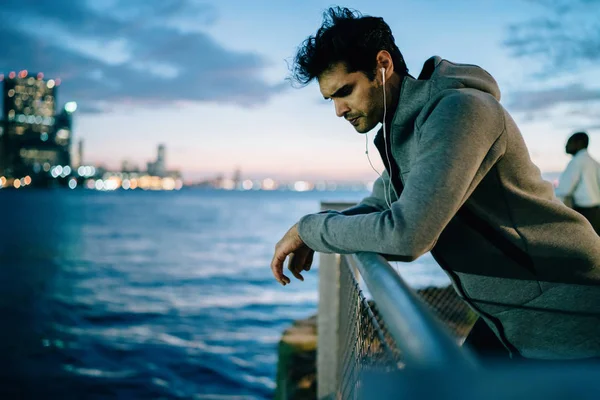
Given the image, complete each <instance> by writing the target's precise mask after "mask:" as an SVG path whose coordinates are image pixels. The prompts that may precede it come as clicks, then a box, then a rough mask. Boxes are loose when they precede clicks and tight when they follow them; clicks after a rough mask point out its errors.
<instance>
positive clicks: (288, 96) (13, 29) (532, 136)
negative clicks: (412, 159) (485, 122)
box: [0, 0, 600, 181]
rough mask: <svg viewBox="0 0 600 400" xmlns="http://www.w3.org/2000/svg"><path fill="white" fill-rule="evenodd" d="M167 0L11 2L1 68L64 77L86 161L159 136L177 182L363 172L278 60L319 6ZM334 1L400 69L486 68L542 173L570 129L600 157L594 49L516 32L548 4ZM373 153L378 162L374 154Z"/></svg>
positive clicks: (106, 161)
mask: <svg viewBox="0 0 600 400" xmlns="http://www.w3.org/2000/svg"><path fill="white" fill-rule="evenodd" d="M176 4H177V5H175V3H173V4H172V5H169V6H166V5H162V4H161V3H158V2H146V3H142V2H129V3H126V2H121V1H117V0H114V1H113V0H111V1H109V2H103V3H102V5H98V4H93V3H85V2H83V3H82V2H75V1H72V0H69V1H67V0H61V1H58V2H57V3H56V4H54V5H53V6H52V7H46V6H43V5H39V6H36V7H35V8H34V7H31V6H28V5H27V4H22V3H21V2H18V1H12V0H11V1H9V2H8V3H7V4H6V5H5V6H3V8H2V10H1V11H0V17H2V18H3V20H4V21H8V23H7V24H5V26H3V27H2V28H0V33H2V35H0V37H1V39H0V45H1V47H0V48H1V50H0V73H5V74H6V73H9V72H10V71H20V70H22V69H27V70H30V71H44V73H46V74H47V76H56V77H57V78H59V79H61V80H62V84H61V88H60V94H59V98H60V101H61V102H64V101H68V100H73V101H76V102H77V103H78V104H79V110H78V115H77V117H76V119H75V121H74V129H73V132H74V138H75V140H79V139H83V140H84V142H85V143H86V152H85V153H86V161H87V162H88V163H90V164H102V165H105V166H107V167H108V168H113V169H118V168H119V166H120V165H121V163H122V161H123V160H129V161H130V162H132V163H134V164H137V165H145V164H146V162H147V161H149V156H150V155H151V154H153V153H154V149H155V146H156V145H157V144H158V143H165V145H166V148H167V149H168V160H169V168H172V169H178V170H181V171H182V174H183V177H184V179H187V180H201V179H210V178H211V177H214V176H216V175H218V174H225V175H228V174H231V173H233V171H235V169H236V168H240V169H241V170H242V171H243V173H244V175H245V177H248V178H250V179H265V178H272V179H279V180H295V179H304V180H361V181H369V180H374V179H375V178H376V177H377V175H376V174H375V172H374V171H373V170H372V169H371V167H370V166H369V163H368V161H367V159H366V157H365V154H364V153H365V137H364V136H361V135H358V134H356V133H355V132H354V130H353V128H352V127H351V126H350V125H349V124H347V123H345V122H344V121H343V120H340V119H338V118H336V117H335V115H334V112H333V109H332V105H331V104H328V103H326V102H324V101H322V100H321V99H320V94H319V92H318V88H317V87H316V85H314V84H311V85H309V86H308V87H307V88H304V89H300V90H298V89H293V88H291V86H290V84H289V82H286V77H287V75H288V68H287V63H286V61H289V60H290V57H292V56H293V55H294V51H295V48H296V46H298V45H299V44H300V43H301V42H302V40H303V39H304V38H306V36H308V35H309V34H312V33H314V31H315V30H316V29H317V28H318V26H319V24H320V21H321V12H322V11H323V10H324V9H325V8H326V7H328V6H329V5H330V4H329V3H327V2H323V1H316V0H310V1H307V2H306V3H305V4H304V6H303V7H302V8H300V9H298V8H297V6H296V5H295V4H294V3H292V2H290V1H283V2H278V3H276V4H273V3H272V2H267V1H257V2H254V3H253V4H252V5H249V4H246V3H243V2H240V1H224V2H221V3H217V2H215V3H210V4H208V3H198V2H195V1H191V0H187V1H185V0H184V1H180V2H177V3H176ZM573 4H574V5H572V6H571V9H566V11H563V16H565V19H566V20H569V21H573V19H574V18H582V15H585V14H586V11H585V10H583V11H582V8H581V7H583V6H582V5H581V4H583V3H580V2H578V1H576V2H574V3H573ZM590 4H591V5H590V7H594V9H595V10H596V9H597V8H598V6H597V3H590ZM342 5H346V6H349V7H352V8H356V9H358V10H360V11H361V12H363V13H364V14H369V15H376V16H383V17H384V19H385V20H386V21H387V22H388V24H390V26H391V28H392V30H393V32H394V35H395V37H396V41H397V44H398V46H399V47H400V49H401V51H402V52H403V54H404V56H405V58H406V60H407V64H408V67H409V69H410V72H411V73H412V74H413V75H417V74H418V72H419V70H420V68H421V65H422V63H423V62H424V61H425V59H426V58H428V57H429V56H431V55H434V54H439V55H440V56H442V57H444V58H447V59H450V60H452V61H457V62H466V63H473V64H478V65H481V66H482V67H484V68H485V69H487V70H488V71H489V72H490V73H491V74H492V75H493V76H494V77H495V78H496V80H497V81H498V82H499V84H500V88H501V91H502V92H503V99H502V104H503V105H504V106H505V107H506V108H507V109H508V110H509V111H510V112H511V113H512V115H513V117H514V118H515V120H516V121H517V123H518V124H519V126H520V127H521V130H522V132H523V136H524V138H525V140H526V142H527V144H528V146H529V149H530V153H531V156H532V159H533V160H534V162H535V163H536V164H537V165H538V166H539V167H540V169H541V170H542V171H543V172H556V171H560V170H561V169H562V168H564V166H565V165H566V163H567V162H568V160H569V158H568V156H567V155H565V154H564V143H565V141H566V138H567V137H568V136H569V135H570V134H571V133H572V132H574V131H576V130H587V131H588V133H590V136H591V144H590V152H591V153H592V154H600V140H597V137H598V135H597V133H598V132H600V130H599V128H600V117H598V115H600V113H599V112H598V100H599V99H600V90H599V89H598V88H596V87H594V86H593V85H589V84H586V82H587V81H591V80H592V79H597V78H598V71H597V70H594V69H592V68H589V65H591V61H593V60H595V59H597V58H598V57H600V55H598V54H597V51H596V53H592V54H591V55H589V57H588V60H587V61H589V62H590V63H589V64H586V60H585V59H584V57H581V56H578V55H577V53H576V52H574V51H571V52H570V53H567V54H568V56H569V57H564V58H565V59H566V61H565V60H563V61H562V63H563V65H560V63H559V61H557V60H553V59H552V57H551V56H552V54H550V53H552V51H553V50H554V52H556V50H557V49H558V50H560V43H559V42H558V41H557V44H556V46H558V47H557V48H556V49H550V50H549V51H547V53H548V54H546V53H544V52H543V46H541V45H540V46H538V47H537V48H528V47H527V45H523V41H522V40H521V41H520V38H521V39H522V37H523V35H525V37H527V38H528V42H527V43H531V44H532V45H531V46H529V47H534V46H533V44H535V40H537V39H536V37H533V36H531V35H529V36H527V29H528V28H531V27H535V25H533V23H532V22H531V21H533V19H535V18H540V17H544V18H551V17H552V16H554V15H555V10H553V9H550V8H544V7H543V6H541V5H539V4H535V3H532V2H526V1H522V0H510V1H508V4H507V2H501V1H491V2H485V4H477V5H475V4H473V3H472V2H467V1H458V2H453V4H452V6H450V5H446V4H440V3H439V2H416V1H411V2H406V4H402V5H394V4H390V5H387V4H386V5H383V4H381V5H379V4H372V3H369V2H366V1H350V2H346V3H345V4H342ZM292 7H295V8H293V10H294V12H293V13H292V12H290V11H291V10H292ZM578 7H579V8H578ZM66 9H69V10H70V12H69V13H66V12H62V11H61V10H66ZM578 13H579V14H578ZM589 14H590V15H592V13H589ZM567 17H569V18H567ZM580 25H583V24H580ZM34 26H35V29H34ZM538 28H539V29H538V30H543V28H544V27H538ZM274 33H276V34H274ZM538 39H539V38H538ZM11 43H21V44H22V45H21V46H14V45H13V46H11ZM540 49H542V50H540ZM575 50H577V49H575ZM581 50H582V51H583V49H581ZM531 56H537V59H535V58H533V57H531ZM594 57H595V58H594ZM557 63H558V64H557ZM540 65H547V68H545V69H540ZM561 68H562V69H561ZM373 135H374V132H371V133H370V135H369V142H371V141H372V138H373ZM370 146H371V150H373V147H372V144H370ZM372 154H376V152H375V151H372ZM371 158H372V160H373V162H374V164H375V166H376V168H377V169H378V170H379V171H381V170H382V169H383V167H382V164H381V162H380V160H378V157H371Z"/></svg>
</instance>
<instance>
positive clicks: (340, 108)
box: [333, 99, 350, 117]
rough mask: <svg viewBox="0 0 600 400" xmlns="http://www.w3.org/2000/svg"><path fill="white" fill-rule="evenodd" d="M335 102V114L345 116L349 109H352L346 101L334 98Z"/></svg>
mask: <svg viewBox="0 0 600 400" xmlns="http://www.w3.org/2000/svg"><path fill="white" fill-rule="evenodd" d="M333 103H334V104H335V115H337V116H338V117H343V116H344V115H346V113H347V112H348V111H350V108H349V107H348V105H347V104H346V102H345V101H342V100H340V99H334V100H333Z"/></svg>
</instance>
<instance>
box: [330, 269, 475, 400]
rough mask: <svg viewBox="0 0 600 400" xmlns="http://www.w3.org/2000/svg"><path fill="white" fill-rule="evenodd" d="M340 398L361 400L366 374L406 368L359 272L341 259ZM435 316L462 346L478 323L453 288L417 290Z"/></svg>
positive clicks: (400, 350) (397, 347)
mask: <svg viewBox="0 0 600 400" xmlns="http://www.w3.org/2000/svg"><path fill="white" fill-rule="evenodd" d="M340 261H341V266H340V310H339V311H340V312H339V333H338V334H339V337H338V343H339V346H340V348H339V357H340V359H339V364H338V365H339V366H340V367H339V377H338V378H339V379H338V382H339V385H340V386H339V389H338V396H337V397H338V398H340V399H344V400H345V399H357V398H358V395H359V393H360V387H361V379H360V378H361V376H364V372H367V371H368V372H386V371H387V372H393V371H397V370H399V369H402V368H403V367H404V360H403V358H402V348H401V346H399V345H398V344H397V343H396V342H395V341H394V339H393V338H392V337H391V335H390V334H389V332H388V330H387V329H386V326H385V321H383V320H382V318H381V317H380V315H379V313H378V311H377V306H376V305H375V304H374V302H373V301H371V300H368V299H367V298H366V296H365V293H364V292H363V290H362V289H361V287H360V284H359V281H358V272H357V271H355V269H354V268H353V266H352V265H351V263H350V262H349V261H348V258H347V257H341V260H340ZM417 293H418V294H419V295H420V297H421V299H422V300H424V302H425V303H426V304H427V305H428V306H429V309H430V310H431V311H432V313H433V314H434V315H435V316H436V317H437V318H438V319H439V320H440V321H441V322H442V323H443V324H444V325H445V326H446V327H447V328H448V331H449V332H450V333H451V334H452V335H453V336H454V337H455V338H456V340H457V342H459V343H461V342H462V341H463V340H464V338H465V337H466V335H467V334H468V332H469V331H470V329H471V327H472V326H473V324H474V323H475V320H476V315H475V313H474V312H473V311H472V310H471V309H470V308H469V307H468V306H467V305H466V304H465V303H464V302H463V301H462V300H461V299H460V298H459V297H458V296H457V295H456V292H455V291H454V289H453V288H452V287H451V286H446V287H439V288H438V287H429V288H425V289H421V290H417Z"/></svg>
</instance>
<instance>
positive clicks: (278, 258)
mask: <svg viewBox="0 0 600 400" xmlns="http://www.w3.org/2000/svg"><path fill="white" fill-rule="evenodd" d="M287 255H288V254H287V253H286V252H285V251H284V250H282V249H281V248H279V247H276V248H275V254H274V255H273V260H271V271H272V272H273V276H274V277H275V279H277V281H278V282H279V283H281V284H282V285H284V286H285V285H286V284H288V283H290V278H288V277H287V276H285V275H284V274H283V263H284V262H285V258H286V257H287Z"/></svg>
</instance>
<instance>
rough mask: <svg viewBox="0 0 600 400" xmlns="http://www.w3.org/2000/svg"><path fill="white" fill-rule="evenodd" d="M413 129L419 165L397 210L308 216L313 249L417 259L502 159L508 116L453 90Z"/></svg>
mask: <svg viewBox="0 0 600 400" xmlns="http://www.w3.org/2000/svg"><path fill="white" fill-rule="evenodd" d="M416 129H417V131H416V132H415V134H417V135H419V136H418V137H419V142H418V150H417V154H416V160H415V162H414V164H413V165H412V166H411V172H410V175H409V176H408V179H407V180H406V181H405V182H404V190H403V192H402V194H401V196H400V197H399V198H398V199H397V200H396V201H394V202H393V203H392V208H391V209H384V210H381V211H378V212H374V213H371V214H366V215H342V214H333V213H332V214H309V215H306V216H304V217H303V218H302V219H301V220H300V222H299V224H298V230H299V233H300V237H301V238H302V240H303V241H304V242H305V243H306V245H307V246H308V247H310V248H311V249H313V250H315V251H319V252H323V253H340V254H349V253H355V252H359V251H366V252H375V253H382V254H388V255H397V256H401V257H402V258H403V259H407V260H414V259H416V258H418V257H419V256H421V255H422V254H424V253H426V252H427V251H429V250H430V249H431V248H432V247H433V246H434V245H435V243H436V241H437V239H438V237H439V235H440V234H441V232H442V230H443V229H444V228H445V227H446V225H447V224H448V222H449V221H450V220H451V219H452V217H453V216H454V215H455V214H456V212H457V211H458V209H459V208H460V207H461V206H462V204H463V203H464V202H465V201H466V200H467V198H468V197H469V196H470V194H471V193H472V192H473V190H474V189H475V187H476V186H477V184H479V182H480V181H481V179H483V177H484V176H485V175H486V174H487V172H489V170H490V169H491V168H492V167H493V166H494V164H495V163H496V162H497V161H498V160H499V159H500V158H501V157H502V155H503V154H504V151H505V149H506V135H505V134H504V133H505V130H504V112H503V109H502V107H501V106H500V105H499V103H498V102H497V101H496V100H495V99H493V98H492V97H491V96H488V95H482V94H473V93H464V92H459V91H456V92H452V93H451V94H448V95H446V96H445V97H443V98H442V99H441V100H440V101H439V102H438V104H437V105H436V106H435V107H434V108H433V109H432V111H431V112H430V114H429V115H428V116H427V118H426V119H425V120H424V122H423V124H422V126H421V127H420V128H419V127H417V128H416Z"/></svg>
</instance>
